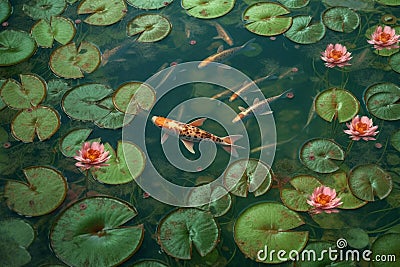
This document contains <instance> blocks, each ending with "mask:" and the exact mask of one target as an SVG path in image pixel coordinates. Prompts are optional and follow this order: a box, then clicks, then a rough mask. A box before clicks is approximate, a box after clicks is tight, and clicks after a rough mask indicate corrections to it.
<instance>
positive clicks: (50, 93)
mask: <svg viewBox="0 0 400 267" xmlns="http://www.w3.org/2000/svg"><path fill="white" fill-rule="evenodd" d="M69 89H71V87H70V86H69V84H68V83H66V82H65V81H64V80H63V79H54V80H50V81H48V82H47V94H46V99H45V100H44V102H43V103H44V104H48V105H49V106H53V107H54V106H58V105H60V104H61V99H62V97H63V95H64V94H65V92H66V91H67V90H69Z"/></svg>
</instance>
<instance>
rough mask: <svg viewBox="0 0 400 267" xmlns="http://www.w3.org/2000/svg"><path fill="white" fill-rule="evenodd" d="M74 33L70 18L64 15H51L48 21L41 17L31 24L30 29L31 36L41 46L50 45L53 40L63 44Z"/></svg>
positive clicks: (70, 38) (67, 41)
mask: <svg viewBox="0 0 400 267" xmlns="http://www.w3.org/2000/svg"><path fill="white" fill-rule="evenodd" d="M75 33H76V29H75V26H74V23H73V22H72V20H70V19H68V18H64V17H51V19H50V22H48V21H47V20H45V19H41V20H39V21H38V22H37V23H36V24H35V25H33V27H32V30H31V34H32V37H33V38H35V40H36V43H37V44H38V45H39V46H42V47H52V46H53V41H54V40H56V41H57V42H59V43H60V44H62V45H65V44H67V43H69V42H70V41H71V40H72V38H74V36H75Z"/></svg>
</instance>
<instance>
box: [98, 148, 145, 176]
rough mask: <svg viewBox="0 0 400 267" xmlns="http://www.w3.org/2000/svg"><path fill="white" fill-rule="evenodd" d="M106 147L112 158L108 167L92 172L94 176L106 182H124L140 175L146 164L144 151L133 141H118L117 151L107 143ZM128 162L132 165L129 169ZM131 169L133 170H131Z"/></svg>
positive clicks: (108, 162)
mask: <svg viewBox="0 0 400 267" xmlns="http://www.w3.org/2000/svg"><path fill="white" fill-rule="evenodd" d="M104 149H105V150H106V151H109V152H110V155H111V158H110V159H109V160H108V161H107V164H110V165H109V166H107V167H104V168H100V169H98V170H95V171H93V172H92V175H93V177H94V178H95V179H96V180H98V181H99V182H102V183H105V184H124V183H128V182H131V181H132V180H134V179H136V178H137V177H139V176H140V175H141V174H142V172H143V170H144V167H145V165H146V158H145V156H144V153H143V151H142V150H141V149H140V148H139V147H138V146H136V145H135V144H133V143H129V142H122V141H118V146H117V152H115V151H114V149H113V148H112V147H111V146H110V144H108V143H107V144H105V146H104ZM128 164H130V165H132V167H131V168H130V169H128ZM129 170H131V171H129Z"/></svg>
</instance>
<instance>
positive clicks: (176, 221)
mask: <svg viewBox="0 0 400 267" xmlns="http://www.w3.org/2000/svg"><path fill="white" fill-rule="evenodd" d="M157 239H158V243H159V244H160V246H161V248H162V249H163V251H164V252H165V253H167V254H168V255H170V256H172V257H175V258H178V259H191V258H192V247H193V246H194V247H195V248H196V249H197V251H198V252H199V254H200V255H201V256H205V255H207V254H208V253H209V252H211V251H212V250H213V249H214V248H215V247H216V245H217V243H218V241H219V229H218V226H217V223H216V222H215V221H214V218H213V216H212V215H211V214H210V213H209V212H205V211H202V210H198V209H195V208H187V209H178V210H174V211H172V212H171V213H169V214H168V215H167V216H165V217H164V218H163V219H162V220H161V222H160V223H159V225H158V228H157Z"/></svg>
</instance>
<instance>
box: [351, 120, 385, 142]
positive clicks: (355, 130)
mask: <svg viewBox="0 0 400 267" xmlns="http://www.w3.org/2000/svg"><path fill="white" fill-rule="evenodd" d="M346 125H347V127H348V128H349V130H344V132H345V133H347V134H348V135H350V138H351V139H352V140H354V141H358V140H360V139H361V138H362V139H364V140H365V141H368V140H375V138H373V137H372V136H375V135H377V134H378V133H379V131H376V129H378V126H374V125H373V123H372V119H370V118H368V117H367V116H362V117H361V119H360V116H358V115H357V116H355V117H354V118H353V119H352V120H351V123H346Z"/></svg>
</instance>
